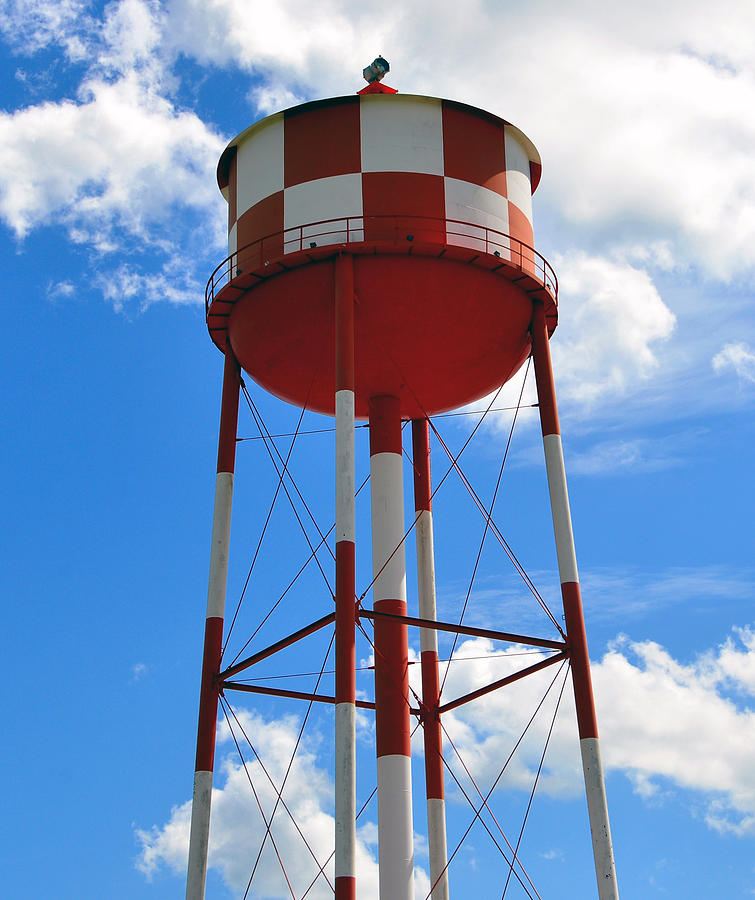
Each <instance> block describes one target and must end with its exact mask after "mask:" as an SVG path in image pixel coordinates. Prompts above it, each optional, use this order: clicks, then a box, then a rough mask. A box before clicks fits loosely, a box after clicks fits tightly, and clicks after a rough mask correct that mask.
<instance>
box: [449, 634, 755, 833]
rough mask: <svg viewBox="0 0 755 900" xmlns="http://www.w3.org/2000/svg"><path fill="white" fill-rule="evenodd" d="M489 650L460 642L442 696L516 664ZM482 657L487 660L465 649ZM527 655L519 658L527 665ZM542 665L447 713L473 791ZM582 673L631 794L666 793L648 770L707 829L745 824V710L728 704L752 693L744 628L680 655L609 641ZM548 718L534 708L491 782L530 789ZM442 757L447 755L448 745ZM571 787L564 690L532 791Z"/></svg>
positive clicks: (526, 708)
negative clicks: (683, 798) (687, 801)
mask: <svg viewBox="0 0 755 900" xmlns="http://www.w3.org/2000/svg"><path fill="white" fill-rule="evenodd" d="M515 649H516V648H515ZM515 649H512V651H511V653H512V654H513V653H514V652H515ZM519 649H521V648H519ZM492 652H493V647H492V645H490V644H489V642H486V641H482V640H474V641H467V642H465V643H464V644H463V645H462V647H461V652H460V655H461V656H462V657H464V656H466V657H469V659H468V660H467V661H464V662H460V663H456V664H454V665H453V666H452V669H451V673H450V675H449V678H448V683H447V685H448V686H447V690H446V692H445V693H444V697H446V699H449V698H451V697H454V696H457V695H461V694H464V693H466V692H467V691H469V690H470V689H471V688H472V687H477V686H479V685H481V684H485V683H489V682H491V681H493V680H495V679H497V678H500V677H502V675H505V674H508V673H509V672H510V671H513V670H514V669H515V668H519V667H521V666H522V665H523V664H522V662H521V661H520V660H517V659H515V658H514V657H513V655H512V656H510V658H507V657H503V658H501V657H500V656H496V657H492V655H491V654H492ZM481 655H482V656H486V655H487V656H488V658H487V659H483V660H479V659H476V658H473V657H478V656H481ZM533 659H534V658H528V659H527V663H528V664H529V663H531V662H532V661H533ZM549 671H550V673H551V674H548V671H546V672H543V673H540V674H539V675H538V676H535V677H530V678H528V679H526V680H525V681H524V682H519V683H518V684H517V685H516V688H515V689H514V688H513V686H512V687H509V688H505V689H503V690H499V691H497V692H496V693H494V694H489V695H487V696H486V697H484V698H482V699H480V700H477V701H475V702H474V703H471V704H469V705H467V706H464V707H461V708H460V709H458V710H456V711H455V712H453V713H452V714H449V715H448V716H447V717H446V727H447V728H448V730H449V733H450V734H451V736H452V738H453V740H454V742H455V743H456V745H457V747H458V748H459V750H460V752H461V755H462V756H463V758H464V760H465V762H466V763H467V765H469V767H470V769H471V770H472V772H473V774H474V776H475V778H476V779H478V780H479V781H480V783H481V784H482V785H483V790H487V787H488V786H489V785H490V784H492V781H493V779H494V778H495V776H496V775H497V771H498V768H499V767H500V763H501V760H505V759H506V758H507V756H508V753H509V750H510V748H511V746H512V745H513V742H514V740H515V738H516V737H517V736H518V735H519V733H520V731H521V729H522V727H523V725H524V723H525V721H526V719H527V717H528V716H529V715H530V714H531V712H532V710H534V707H535V702H536V701H537V699H538V698H539V697H540V696H541V695H542V692H543V689H544V687H545V685H547V683H548V681H549V680H550V679H551V678H552V677H553V672H554V669H551V670H549ZM592 674H593V682H594V685H595V696H596V703H597V707H598V724H599V728H600V733H601V744H602V748H603V756H604V764H605V766H606V769H607V770H608V771H610V770H615V771H621V772H623V773H625V774H626V775H627V776H628V777H629V778H630V779H631V781H632V783H633V785H634V788H635V791H636V793H638V795H639V796H641V797H642V798H643V799H645V800H648V801H652V802H668V794H667V792H662V791H661V790H660V786H659V783H658V779H661V781H662V782H665V783H666V784H672V785H675V786H676V787H677V789H684V790H686V791H692V792H695V795H696V796H697V797H698V799H701V801H702V802H703V803H704V805H705V808H706V821H707V822H708V824H709V825H710V826H711V827H713V828H716V829H717V830H720V831H729V832H732V833H736V834H741V835H744V834H754V833H755V774H754V773H753V771H752V765H751V758H752V749H751V748H752V744H753V740H755V711H753V710H752V709H750V708H749V707H747V706H745V705H742V704H741V703H739V702H737V700H736V696H735V695H736V694H737V693H739V694H747V695H752V694H753V693H754V692H755V691H754V688H755V631H753V630H752V629H750V628H747V629H738V630H736V631H735V632H734V633H733V635H732V636H730V637H729V639H727V641H726V642H725V643H724V644H723V645H722V646H720V647H718V648H716V649H714V650H711V651H708V652H707V653H702V654H700V655H699V656H698V657H697V658H696V659H694V660H693V661H691V662H689V663H681V662H679V661H677V660H675V659H674V658H673V657H672V656H671V654H670V653H668V651H667V650H665V649H664V648H663V647H661V646H660V645H658V644H657V643H655V642H652V641H645V642H637V643H630V642H629V641H628V640H627V639H620V640H618V641H617V642H615V643H614V645H613V647H612V648H611V649H610V650H609V652H608V653H606V655H605V656H604V657H603V659H602V660H600V661H599V662H597V663H594V664H593V667H592ZM732 691H733V692H734V695H732ZM546 708H547V704H546ZM552 709H553V705H552V704H550V710H551V711H552ZM550 717H551V713H549V712H544V713H543V715H542V716H541V718H540V720H538V721H536V723H535V724H534V725H533V727H532V728H531V729H530V733H531V737H530V738H529V739H528V740H526V741H525V742H524V744H523V745H522V748H521V750H520V751H519V752H518V754H517V757H515V759H514V761H512V764H510V769H511V771H510V772H508V773H507V774H506V776H505V777H504V779H502V781H501V784H502V785H504V786H506V787H509V788H515V789H526V788H527V787H529V786H531V784H532V780H533V778H534V771H535V768H536V765H537V762H538V759H539V752H540V750H541V748H542V746H543V741H544V738H545V733H546V730H547V726H548V724H549V721H550ZM449 754H450V755H449V759H451V758H452V753H451V751H450V750H449ZM581 789H582V785H581V777H580V769H579V761H578V752H577V737H576V727H575V723H574V709H573V699H572V696H571V690H570V688H569V689H568V691H567V693H566V694H565V696H564V703H563V706H562V710H561V712H560V714H559V718H558V721H557V725H556V729H555V730H554V734H553V738H552V740H551V746H550V749H549V754H548V756H547V758H546V766H545V769H544V772H543V777H542V778H541V781H540V786H539V788H538V790H542V791H543V792H545V793H547V794H551V795H556V796H559V795H560V796H568V795H574V794H576V793H578V792H579V791H580V790H581Z"/></svg>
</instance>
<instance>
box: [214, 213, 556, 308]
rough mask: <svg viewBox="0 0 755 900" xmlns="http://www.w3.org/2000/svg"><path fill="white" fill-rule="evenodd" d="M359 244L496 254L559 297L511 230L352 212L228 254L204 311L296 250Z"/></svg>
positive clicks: (427, 252)
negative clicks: (235, 283) (234, 284)
mask: <svg viewBox="0 0 755 900" xmlns="http://www.w3.org/2000/svg"><path fill="white" fill-rule="evenodd" d="M345 244H350V245H352V249H353V250H354V251H357V247H355V246H353V245H355V244H362V245H368V246H369V247H370V248H371V247H373V246H374V247H376V248H379V249H380V250H381V251H383V252H394V253H407V254H408V253H413V252H415V251H416V253H417V255H422V256H436V257H440V256H443V255H445V254H446V253H447V252H448V251H449V250H452V249H454V250H458V249H459V248H461V249H466V250H470V251H473V253H476V255H473V256H472V257H470V258H469V259H468V260H467V261H468V262H470V263H472V262H475V261H477V260H479V259H480V258H481V257H482V258H484V257H495V258H496V259H499V260H500V264H498V265H496V264H492V265H491V263H493V260H490V259H488V260H487V262H486V265H485V267H486V268H487V269H488V270H489V271H497V270H498V269H502V268H506V269H509V270H510V269H512V268H514V269H519V270H521V271H522V273H523V274H525V275H529V276H531V277H532V278H534V279H535V280H536V281H537V282H539V283H540V284H541V285H542V286H543V287H544V288H545V290H546V291H547V292H548V293H549V294H550V295H551V296H552V297H553V299H554V300H557V298H558V279H557V278H556V273H555V272H554V271H553V268H552V266H551V265H550V263H549V262H548V261H547V260H546V259H545V257H544V256H543V255H542V254H541V253H538V252H537V250H535V248H534V247H531V246H530V245H529V244H525V243H524V242H523V241H520V240H519V238H515V237H513V236H512V235H510V234H505V233H504V232H502V231H497V230H496V229H494V228H488V227H487V226H485V225H477V224H475V223H473V222H463V221H461V220H460V219H438V218H432V217H429V216H401V215H381V216H347V217H344V218H340V219H326V220H323V221H321V222H310V223H308V224H306V225H297V226H295V227H293V228H286V229H284V230H283V231H278V232H275V233H273V234H269V235H266V236H265V237H262V238H258V239H257V240H256V241H252V242H251V243H249V244H246V245H245V246H244V247H241V248H239V249H238V250H236V251H235V252H234V253H232V254H231V255H230V256H228V257H226V259H224V260H223V262H222V263H220V265H219V266H217V267H216V269H215V271H214V272H213V273H212V275H211V276H210V279H209V281H208V282H207V287H206V289H205V313H206V314H209V311H210V307H211V306H212V303H213V301H214V300H215V297H216V296H217V294H218V293H219V292H220V291H221V290H222V289H223V288H224V287H226V285H228V284H229V283H230V282H231V281H232V280H233V279H235V278H238V277H240V276H242V275H249V276H251V277H253V278H256V279H259V280H260V281H261V280H264V279H265V277H266V276H265V275H264V271H265V269H266V268H267V267H269V266H272V265H274V264H276V263H281V264H282V263H283V262H284V260H285V259H286V258H287V257H290V255H291V254H299V253H312V252H317V255H318V256H319V255H320V253H321V251H322V250H323V248H328V249H333V248H334V247H337V246H339V245H345Z"/></svg>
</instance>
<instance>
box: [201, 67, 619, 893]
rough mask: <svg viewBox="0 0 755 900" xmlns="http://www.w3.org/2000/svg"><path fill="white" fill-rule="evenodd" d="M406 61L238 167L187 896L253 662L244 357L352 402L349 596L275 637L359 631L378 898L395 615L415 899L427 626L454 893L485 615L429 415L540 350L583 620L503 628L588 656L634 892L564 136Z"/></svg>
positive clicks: (348, 878)
mask: <svg viewBox="0 0 755 900" xmlns="http://www.w3.org/2000/svg"><path fill="white" fill-rule="evenodd" d="M386 68H387V64H386V63H385V61H384V60H381V59H378V60H376V62H375V64H373V66H372V67H368V69H367V70H365V77H366V78H367V80H368V81H369V84H368V87H367V88H365V89H363V90H362V91H361V92H360V93H358V94H356V95H353V96H346V97H335V98H331V99H327V100H318V101H315V102H311V103H305V104H303V105H301V106H296V107H294V108H292V109H288V110H286V111H285V112H280V113H276V114H275V115H271V116H268V117H267V118H265V119H262V120H260V121H258V122H256V123H255V124H254V125H252V126H251V127H250V128H248V129H247V130H246V131H244V132H242V133H241V134H240V135H238V137H236V138H234V140H233V141H231V143H230V144H229V145H228V147H227V148H226V149H225V151H224V152H223V154H222V156H221V158H220V162H219V165H218V181H219V185H220V188H221V191H222V193H223V196H224V197H225V199H226V200H227V202H228V211H229V228H228V251H229V256H228V258H227V259H226V260H225V261H224V262H223V263H222V264H221V265H220V266H219V267H218V268H217V269H216V271H215V272H214V273H213V276H212V278H211V279H210V283H209V284H208V289H207V323H208V328H209V332H210V336H211V338H212V340H213V341H214V343H215V344H216V345H217V347H218V348H219V349H220V350H221V351H222V352H223V354H224V355H225V368H224V376H223V391H222V405H221V421H220V436H219V450H218V466H217V482H216V495H215V512H214V520H213V529H212V552H211V561H210V578H209V591H208V602H207V620H206V632H205V649H204V663H203V669H202V688H201V698H200V712H199V727H198V744H197V758H196V773H195V782H194V797H193V807H192V821H191V840H190V851H189V873H188V886H187V895H186V896H187V898H189V900H201V898H203V897H204V890H205V876H206V867H207V847H208V835H209V822H210V798H211V789H212V778H213V774H212V773H213V762H214V745H215V729H216V720H217V710H218V699H219V694H220V692H222V691H224V690H228V689H230V688H231V687H232V679H233V677H234V675H236V674H238V672H240V671H241V670H242V669H243V668H244V667H245V665H248V664H251V663H250V661H249V660H245V661H241V662H240V663H237V664H236V665H234V666H231V667H229V668H226V669H223V668H222V665H221V647H222V642H223V619H224V606H225V586H226V574H227V564H228V543H229V532H230V513H231V497H232V491H233V477H234V476H233V473H234V460H235V447H236V437H237V435H236V425H237V412H238V402H239V384H240V370H241V369H243V370H244V371H245V372H247V373H248V374H249V375H250V376H251V377H252V378H253V379H254V380H255V381H256V382H257V383H258V384H259V385H261V386H262V387H263V388H265V389H266V390H267V391H269V392H271V393H272V394H274V395H275V396H277V397H280V398H282V399H283V400H286V401H288V402H289V403H292V404H296V405H298V406H300V407H305V406H306V408H307V409H309V410H315V411H318V412H320V413H323V414H326V415H329V416H335V431H336V451H335V461H334V465H335V472H336V496H335V521H336V529H335V530H336V536H335V585H336V587H335V604H334V606H335V609H334V612H332V613H330V614H329V615H326V616H325V617H323V618H321V619H319V620H317V621H316V622H313V623H311V624H304V625H303V627H301V628H299V629H297V630H295V631H293V632H292V634H291V635H290V636H289V637H288V638H286V639H285V640H283V641H280V642H278V644H277V645H275V646H273V647H271V648H269V652H270V653H272V652H273V651H275V650H276V649H279V648H280V647H281V646H288V645H290V644H292V643H293V642H294V641H296V640H298V639H299V638H301V637H304V636H306V635H308V634H311V633H312V632H313V631H315V630H317V629H320V628H334V631H335V669H336V674H335V696H334V697H331V698H317V699H325V700H330V702H332V703H334V705H335V745H334V746H335V772H334V782H335V896H336V897H337V898H338V900H354V898H356V897H358V896H359V873H358V872H357V871H356V870H355V846H356V825H355V817H356V795H355V783H356V782H355V778H356V772H355V709H356V696H355V619H356V616H357V615H358V616H361V617H364V618H368V619H371V620H372V621H373V623H374V644H375V700H374V704H363V705H367V706H369V707H371V708H374V710H375V718H376V754H377V773H378V788H377V790H378V833H379V871H380V898H381V900H410V898H412V897H413V883H412V878H413V823H412V803H411V775H410V765H411V751H410V707H411V703H410V697H409V689H408V676H407V658H408V638H407V629H408V627H415V626H416V627H419V628H420V638H421V648H422V652H421V669H422V693H423V696H422V698H421V715H420V718H421V721H422V725H423V729H424V745H425V754H424V755H425V765H426V784H427V815H428V824H427V828H428V845H429V852H430V875H431V880H432V883H433V888H432V897H433V900H438V898H448V896H449V888H448V879H447V874H446V870H447V850H446V836H445V806H444V799H443V764H442V746H441V729H440V719H441V714H442V713H443V711H444V707H442V706H440V705H439V677H438V654H437V631H438V630H446V631H456V632H457V633H463V634H470V633H471V634H475V633H481V630H480V629H464V628H461V627H460V626H459V627H458V628H457V627H455V626H453V625H451V624H448V623H444V622H442V621H438V620H437V618H436V603H435V583H434V561H433V522H432V511H431V502H430V499H431V495H432V489H431V485H430V468H429V431H428V417H430V416H432V415H435V414H438V413H442V412H445V411H448V410H452V409H455V408H458V407H460V406H462V405H464V404H468V403H470V402H471V401H474V400H477V399H479V398H482V397H484V396H486V395H488V394H489V393H490V392H491V391H493V390H495V389H496V388H498V387H499V386H500V385H501V384H503V383H504V382H506V381H507V380H508V379H510V378H511V377H512V375H514V374H515V373H516V372H517V370H518V369H519V368H520V367H521V366H522V364H523V363H524V361H525V360H526V359H527V358H528V357H529V356H530V355H531V356H532V360H533V362H534V367H535V376H536V383H537V392H538V400H539V411H540V419H541V424H542V433H543V444H544V450H545V465H546V470H547V479H548V485H549V491H550V500H551V508H552V516H553V527H554V532H555V541H556V550H557V557H558V568H559V575H560V581H561V589H562V597H563V609H564V621H565V623H566V626H565V630H564V632H563V633H562V637H563V640H560V641H551V640H544V639H543V640H538V639H536V638H525V637H524V636H521V635H512V634H507V633H505V632H486V633H488V634H491V635H492V634H494V635H495V636H497V637H498V638H503V639H507V640H511V641H528V642H529V643H530V644H534V645H535V646H540V647H547V648H550V649H551V650H555V651H556V653H555V654H554V655H553V656H551V657H549V659H548V662H547V664H550V662H551V661H555V660H558V659H565V658H568V659H569V662H570V666H571V671H572V677H573V684H574V694H575V698H576V708H577V717H578V726H579V735H580V743H581V753H582V761H583V767H584V776H585V785H586V792H587V801H588V809H589V816H590V824H591V830H592V840H593V850H594V855H595V866H596V873H597V879H598V894H599V896H600V898H601V900H609V898H610V900H617V898H618V890H617V886H616V877H615V871H614V863H613V851H612V847H611V838H610V831H609V824H608V814H607V808H606V799H605V788H604V780H603V773H602V768H601V762H600V753H599V748H598V734H597V727H596V721H595V709H594V702H593V695H592V687H591V680H590V670H589V659H588V653H587V645H586V639H585V629H584V621H583V615H582V605H581V600H580V589H579V582H578V575H577V566H576V560H575V553H574V543H573V538H572V527H571V518H570V513H569V501H568V496H567V489H566V481H565V475H564V463H563V456H562V450H561V438H560V433H559V423H558V415H557V411H556V399H555V395H554V388H553V375H552V369H551V360H550V352H549V345H548V341H549V338H550V335H551V334H552V333H553V330H554V329H555V327H556V322H557V308H556V300H557V287H556V285H557V282H556V278H555V274H554V273H553V271H552V269H551V267H550V266H549V265H548V263H547V262H546V261H545V259H543V257H542V256H541V255H540V254H539V253H538V252H537V251H536V250H535V249H534V236H533V227H532V194H533V192H534V190H535V189H536V187H537V184H538V182H539V180H540V172H541V167H540V157H539V155H538V152H537V150H536V149H535V147H534V146H533V144H532V142H531V141H530V140H529V139H528V138H527V137H526V135H524V134H523V133H522V132H521V131H520V130H519V129H518V128H516V127H515V126H514V125H511V124H510V123H509V122H506V121H504V120H503V119H500V118H498V117H497V116H495V115H492V114H490V113H488V112H485V111H483V110H481V109H476V108H474V107H471V106H467V105H465V104H463V103H458V102H455V101H450V100H441V99H436V98H434V97H424V96H412V95H406V94H400V93H397V92H396V91H394V90H393V89H391V88H388V87H387V86H385V85H383V84H381V81H380V75H381V74H382V73H383V72H384V71H385V69H386ZM358 419H361V420H366V421H367V422H368V423H369V444H370V473H371V479H370V480H371V485H370V489H371V530H372V534H371V541H372V567H373V582H372V594H373V604H372V608H371V609H366V608H359V609H357V607H356V593H355V564H354V559H355V555H354V548H355V543H354V542H355V500H354V496H355V476H354V468H355V463H354V429H355V420H358ZM407 421H411V423H412V426H411V427H412V435H413V466H414V473H415V477H414V482H415V498H414V500H415V506H414V509H415V526H414V527H415V531H416V541H417V566H418V572H417V577H418V585H419V589H418V595H419V615H418V616H416V617H414V616H408V615H407V604H406V570H405V568H406V567H405V559H404V539H405V528H404V500H403V465H402V423H405V422H407ZM266 652H268V651H266ZM257 656H259V654H258V655H257ZM252 661H253V660H252ZM542 667H543V664H542V663H541V664H540V665H539V666H533V667H531V668H532V669H533V670H534V669H536V668H542ZM522 674H528V670H526V669H525V670H524V672H523V673H522ZM517 677H519V676H517ZM494 687H495V685H494ZM488 689H490V687H487V688H485V690H488ZM482 692H483V691H482V689H481V691H480V693H482Z"/></svg>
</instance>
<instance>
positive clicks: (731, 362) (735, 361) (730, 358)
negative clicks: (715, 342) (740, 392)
mask: <svg viewBox="0 0 755 900" xmlns="http://www.w3.org/2000/svg"><path fill="white" fill-rule="evenodd" d="M713 369H714V371H715V372H718V373H719V374H720V373H722V372H727V371H729V370H733V371H734V372H735V373H736V375H737V377H738V378H739V379H740V381H755V353H753V351H752V348H751V347H750V345H749V344H745V343H741V342H740V343H736V344H726V345H724V347H722V348H721V350H719V352H718V353H716V355H715V356H714V357H713Z"/></svg>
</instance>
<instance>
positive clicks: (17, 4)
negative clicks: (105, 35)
mask: <svg viewBox="0 0 755 900" xmlns="http://www.w3.org/2000/svg"><path fill="white" fill-rule="evenodd" d="M90 6H91V4H90V3H89V2H88V0H1V2H0V32H2V35H3V37H4V38H5V40H6V41H7V42H8V43H9V44H10V46H11V47H12V48H13V49H14V50H15V51H16V52H17V53H23V54H27V55H28V54H33V53H36V52H37V51H39V50H41V49H42V48H44V47H47V46H49V45H51V44H57V45H58V46H60V47H62V49H63V50H64V52H65V55H66V57H67V58H68V59H69V60H71V61H72V62H78V61H80V60H82V59H84V58H85V57H86V55H87V53H88V42H89V38H90V35H91V34H92V32H93V31H94V30H95V23H94V20H93V19H92V18H91V17H90V16H89V15H88V10H89V8H90Z"/></svg>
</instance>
